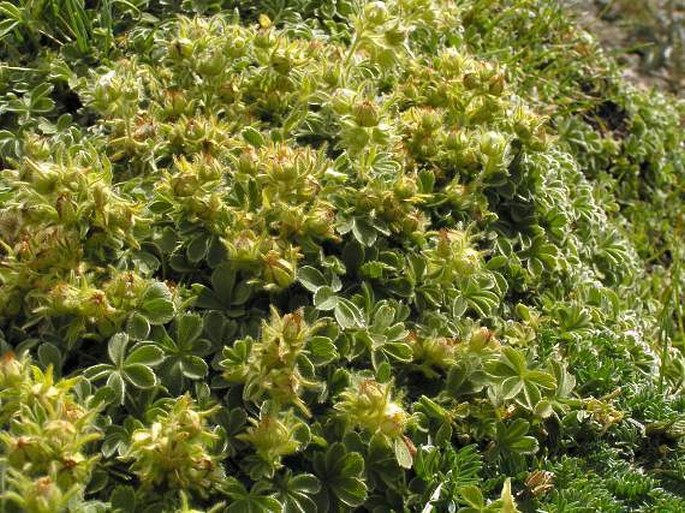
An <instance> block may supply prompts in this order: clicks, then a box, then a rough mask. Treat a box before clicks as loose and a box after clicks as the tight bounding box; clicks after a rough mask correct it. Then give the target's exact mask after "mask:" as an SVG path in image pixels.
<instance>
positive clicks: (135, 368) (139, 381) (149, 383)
mask: <svg viewBox="0 0 685 513" xmlns="http://www.w3.org/2000/svg"><path fill="white" fill-rule="evenodd" d="M124 376H125V377H126V379H127V380H128V381H129V382H130V383H131V384H132V385H133V386H135V387H137V388H153V387H155V386H156V385H157V376H155V373H154V371H153V370H152V369H151V368H150V367H148V366H147V365H143V364H141V363H132V364H131V365H126V367H124Z"/></svg>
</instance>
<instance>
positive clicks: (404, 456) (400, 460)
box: [393, 438, 413, 468]
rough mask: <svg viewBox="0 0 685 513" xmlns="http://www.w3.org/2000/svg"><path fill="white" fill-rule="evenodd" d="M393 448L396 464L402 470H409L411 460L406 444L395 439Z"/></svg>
mask: <svg viewBox="0 0 685 513" xmlns="http://www.w3.org/2000/svg"><path fill="white" fill-rule="evenodd" d="M393 446H394V450H395V458H396V459H397V464H398V465H399V466H400V467H402V468H411V466H412V463H413V460H412V456H411V452H409V447H407V444H406V443H405V442H404V441H403V440H402V439H401V438H396V439H395V443H394V444H393Z"/></svg>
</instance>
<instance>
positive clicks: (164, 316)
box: [140, 282, 176, 325]
mask: <svg viewBox="0 0 685 513" xmlns="http://www.w3.org/2000/svg"><path fill="white" fill-rule="evenodd" d="M140 312H141V314H142V315H143V316H144V317H145V318H146V319H147V320H148V322H149V323H150V324H153V325H159V324H166V323H167V322H169V321H170V320H171V319H173V318H174V315H175V313H176V307H175V306H174V302H173V300H172V296H171V292H170V291H169V289H168V288H167V286H166V285H164V284H163V283H160V282H155V283H153V284H152V285H150V286H149V287H148V288H147V289H146V291H145V294H144V295H143V300H142V305H141V308H140Z"/></svg>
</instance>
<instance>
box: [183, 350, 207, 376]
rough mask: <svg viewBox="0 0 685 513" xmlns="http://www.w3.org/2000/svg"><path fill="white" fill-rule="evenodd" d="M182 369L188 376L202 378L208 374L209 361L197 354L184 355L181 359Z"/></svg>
mask: <svg viewBox="0 0 685 513" xmlns="http://www.w3.org/2000/svg"><path fill="white" fill-rule="evenodd" d="M181 371H182V372H183V375H184V376H185V377H186V378H190V379H202V378H204V377H205V376H206V375H207V372H208V371H209V368H208V367H207V362H205V361H204V360H203V359H202V358H200V357H199V356H195V355H188V356H184V357H183V360H181Z"/></svg>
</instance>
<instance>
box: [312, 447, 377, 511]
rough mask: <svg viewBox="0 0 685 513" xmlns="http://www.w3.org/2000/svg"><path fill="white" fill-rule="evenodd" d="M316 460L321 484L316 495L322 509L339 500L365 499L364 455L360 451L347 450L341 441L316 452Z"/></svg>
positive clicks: (353, 502)
mask: <svg viewBox="0 0 685 513" xmlns="http://www.w3.org/2000/svg"><path fill="white" fill-rule="evenodd" d="M313 463H314V470H315V472H316V475H317V477H318V478H319V480H320V481H321V487H322V489H321V492H320V493H319V494H318V495H317V497H316V502H317V505H318V506H319V508H320V511H322V512H325V511H329V508H330V507H331V506H332V505H334V504H336V503H337V501H340V502H342V503H343V504H345V505H347V506H350V507H357V506H361V505H362V504H363V503H364V501H365V500H366V495H367V489H366V484H365V483H364V480H363V472H364V458H363V457H362V455H361V454H359V453H356V452H347V450H346V449H345V446H344V445H343V444H342V443H335V444H333V445H331V446H330V447H329V448H328V450H327V451H326V452H325V453H321V452H319V453H317V454H316V455H315V456H314V461H313Z"/></svg>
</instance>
